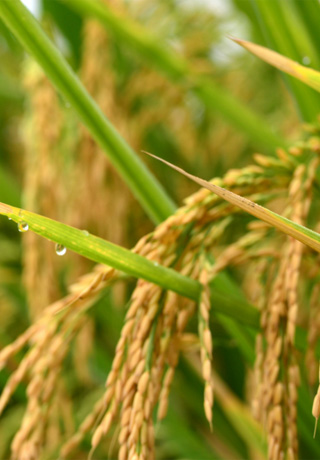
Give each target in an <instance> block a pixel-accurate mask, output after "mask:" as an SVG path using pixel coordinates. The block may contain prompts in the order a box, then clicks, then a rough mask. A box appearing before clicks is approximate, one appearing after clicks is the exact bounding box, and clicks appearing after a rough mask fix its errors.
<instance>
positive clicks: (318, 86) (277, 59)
mask: <svg viewBox="0 0 320 460" xmlns="http://www.w3.org/2000/svg"><path fill="white" fill-rule="evenodd" d="M231 39H232V40H233V41H234V42H236V43H238V44H239V45H241V46H242V47H243V48H245V49H246V50H248V51H249V52H250V53H252V54H254V55H255V56H257V57H258V58H260V59H262V60H263V61H265V62H267V63H268V64H270V65H272V66H273V67H276V68H277V69H279V70H281V71H282V72H285V73H287V74H289V75H291V76H292V77H295V78H297V79H298V80H300V81H302V82H303V83H305V84H306V85H308V86H310V87H311V88H313V89H314V90H316V91H318V92H320V72H317V71H316V70H314V69H310V68H309V67H305V66H303V65H301V64H299V63H298V62H295V61H293V60H292V59H289V58H287V57H285V56H282V55H281V54H279V53H277V52H276V51H272V50H270V49H268V48H265V47H264V46H261V45H257V44H255V43H252V42H248V41H246V40H241V39H239V38H235V37H231Z"/></svg>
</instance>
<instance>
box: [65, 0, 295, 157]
mask: <svg viewBox="0 0 320 460" xmlns="http://www.w3.org/2000/svg"><path fill="white" fill-rule="evenodd" d="M63 1H64V2H66V3H67V4H68V6H70V7H73V8H75V9H77V10H78V11H80V13H82V14H84V15H85V16H92V17H94V18H96V19H97V20H99V21H100V22H101V23H102V24H103V25H104V26H105V27H106V28H107V29H108V31H110V32H111V33H112V34H113V36H114V37H115V38H116V39H117V40H119V41H121V42H122V43H124V44H125V45H126V46H130V48H132V49H134V50H136V52H137V53H138V54H139V56H141V58H144V59H145V60H146V61H147V62H149V63H150V64H152V65H154V66H155V67H156V68H157V69H159V70H160V71H161V72H163V73H164V74H166V75H167V76H168V77H169V78H170V79H171V80H173V81H174V83H178V84H180V85H183V86H184V87H185V88H187V89H189V90H190V89H191V90H192V91H193V92H194V93H195V94H196V95H197V97H198V98H199V99H201V101H202V103H203V104H204V105H205V106H206V107H207V108H208V109H209V110H212V111H214V112H217V113H220V114H221V116H223V117H224V118H225V119H226V120H227V121H228V122H229V123H231V124H232V125H233V126H235V127H237V128H238V129H240V130H241V131H242V132H244V133H246V134H247V135H248V137H249V138H250V139H252V140H254V141H256V142H258V143H260V144H261V145H262V146H263V147H265V146H266V145H267V146H269V147H270V148H274V147H279V146H280V145H282V146H284V145H285V144H286V142H285V141H284V140H283V139H282V138H281V136H280V135H277V134H276V133H274V132H273V131H272V130H271V129H270V128H269V126H268V124H267V123H266V122H265V121H264V120H262V119H261V118H260V117H259V115H257V114H256V113H254V112H253V111H252V110H250V109H249V108H248V107H247V105H245V104H244V103H242V102H241V101H239V100H237V99H236V98H235V97H233V96H232V95H231V94H229V93H228V92H227V90H226V89H225V88H221V87H220V86H219V85H217V84H216V83H215V82H214V81H213V80H212V79H208V78H204V77H202V76H199V75H198V74H197V72H196V71H194V70H193V69H192V68H191V67H190V65H189V63H188V62H187V61H186V60H184V59H183V58H182V57H181V56H179V55H178V54H177V53H174V52H173V51H171V50H170V49H169V48H167V47H164V46H163V43H162V42H161V40H159V38H157V37H156V36H153V35H152V34H150V33H149V32H148V31H147V30H146V29H144V28H143V27H142V26H140V25H139V24H137V23H135V22H133V21H132V20H130V19H129V18H128V17H127V16H124V15H123V14H122V15H120V14H119V13H115V12H114V11H112V9H111V8H110V7H109V6H108V5H107V4H106V3H102V2H101V1H99V0H63Z"/></svg>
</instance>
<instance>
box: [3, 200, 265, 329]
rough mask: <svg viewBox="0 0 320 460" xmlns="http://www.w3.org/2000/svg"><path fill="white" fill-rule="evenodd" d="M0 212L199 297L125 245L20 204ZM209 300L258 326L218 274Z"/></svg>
mask: <svg viewBox="0 0 320 460" xmlns="http://www.w3.org/2000/svg"><path fill="white" fill-rule="evenodd" d="M0 214H2V215H4V216H7V217H9V218H10V219H12V220H13V221H14V222H17V223H20V224H21V223H22V222H25V223H26V224H28V227H29V230H31V231H33V232H34V233H37V234H38V235H40V236H42V237H44V238H47V239H49V240H51V241H54V242H55V243H58V244H62V245H63V246H65V247H66V248H68V249H70V250H72V251H74V252H76V253H77V254H80V255H82V256H84V257H87V258H88V259H90V260H93V261H94V262H98V263H102V264H106V265H109V266H111V267H114V268H116V269H118V270H120V271H123V272H124V273H127V274H128V275H132V276H134V277H136V278H142V279H145V280H147V281H150V282H151V283H155V284H157V285H158V286H161V287H162V288H163V289H168V290H172V291H174V292H176V293H177V294H181V295H182V296H185V297H188V298H190V299H192V300H194V301H196V302H197V301H198V300H199V295H200V293H201V290H202V286H201V284H200V283H199V282H198V281H196V280H193V279H191V278H188V277H186V276H183V275H181V274H180V273H178V272H177V271H175V270H173V269H171V268H167V267H164V266H162V265H160V264H157V263H154V262H152V261H151V260H148V259H146V258H145V257H142V256H140V255H138V254H135V253H133V252H131V251H129V250H128V249H125V248H122V247H120V246H117V245H115V244H113V243H110V242H108V241H106V240H103V239H102V238H99V237H97V236H94V235H90V234H89V235H88V234H87V233H86V232H83V231H82V230H78V229H76V228H74V227H70V226H69V225H65V224H63V223H61V222H57V221H55V220H52V219H49V218H48V217H43V216H40V215H39V214H35V213H32V212H29V211H26V210H23V209H20V208H15V207H13V206H9V205H7V204H4V203H0ZM52 250H54V248H52ZM211 302H213V303H214V304H215V311H217V312H219V313H222V314H224V315H227V316H231V317H233V318H234V319H235V320H236V321H238V322H240V323H243V324H245V325H246V326H249V327H251V328H254V329H257V328H258V327H259V312H258V310H257V309H256V308H254V307H252V305H250V304H249V303H247V302H246V301H245V300H242V299H239V298H237V297H235V296H230V285H229V284H226V282H225V278H224V277H223V276H222V275H218V276H217V277H216V278H215V279H214V280H213V282H212V283H211Z"/></svg>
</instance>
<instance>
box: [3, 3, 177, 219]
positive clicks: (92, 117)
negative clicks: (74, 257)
mask: <svg viewBox="0 0 320 460" xmlns="http://www.w3.org/2000/svg"><path fill="white" fill-rule="evenodd" d="M0 18H2V19H3V21H4V22H5V23H6V25H7V26H8V28H9V29H10V30H11V31H12V33H13V34H14V35H15V36H16V37H17V38H18V39H19V40H20V42H21V43H22V45H23V46H24V47H25V48H26V50H27V51H28V52H29V53H30V54H31V55H32V56H33V57H34V58H35V59H36V60H37V61H38V62H39V64H40V65H41V67H42V68H43V70H44V71H45V72H46V74H47V75H48V77H49V78H50V80H51V81H52V82H53V83H54V85H55V86H56V87H57V89H58V90H59V91H60V92H61V94H62V95H63V96H64V97H65V98H66V100H67V101H69V102H70V104H71V105H72V106H73V107H74V109H75V110H76V112H77V113H78V115H79V116H80V118H81V119H82V121H83V123H84V124H85V125H86V127H87V128H88V130H89V131H90V132H91V134H92V136H93V137H94V138H95V140H96V141H97V142H98V143H99V144H100V146H101V147H102V149H103V150H104V151H105V153H107V155H108V156H109V158H110V160H111V161H112V163H113V164H114V166H115V167H116V168H117V170H118V171H119V173H120V174H121V175H122V177H123V178H124V180H125V181H126V183H127V185H128V186H129V187H130V188H131V190H132V192H133V193H134V194H135V196H136V197H137V199H138V200H139V202H140V203H141V205H142V206H143V208H144V209H145V211H146V212H147V213H148V215H149V216H150V217H151V218H152V219H153V220H154V222H161V221H163V220H164V219H165V218H166V217H168V216H169V215H171V214H172V212H173V211H174V209H175V206H174V204H173V202H172V201H171V199H170V198H169V197H168V195H167V194H166V193H165V191H164V189H163V188H162V186H161V185H160V184H159V183H158V181H157V180H156V179H155V178H154V177H153V175H152V174H151V173H150V172H149V171H148V169H147V168H146V166H145V165H144V163H143V162H142V161H141V160H140V159H139V157H138V156H137V155H136V154H135V153H134V151H133V150H132V149H131V147H130V146H129V145H128V144H127V143H126V141H125V140H124V139H123V138H122V137H121V136H120V134H119V133H118V132H117V131H116V129H115V128H114V126H113V125H112V124H111V123H110V122H109V121H108V120H107V118H106V117H105V116H104V114H103V113H102V111H101V110H100V109H99V107H98V106H97V104H96V103H95V102H94V100H93V99H92V98H91V97H90V95H89V94H88V92H87V91H86V89H85V88H84V86H83V85H82V83H81V82H80V80H79V79H78V77H77V76H76V75H75V74H74V72H73V71H72V69H71V68H70V66H69V65H68V63H67V62H66V61H65V59H64V58H63V56H62V55H61V54H60V53H59V51H58V50H57V49H56V48H55V46H54V45H53V44H52V42H51V41H50V40H49V38H48V37H47V35H46V34H45V33H44V32H43V30H42V29H41V27H40V25H39V23H38V22H37V21H36V19H35V18H34V17H33V16H32V14H31V13H30V12H29V11H28V10H27V8H26V7H25V6H24V5H23V4H22V3H21V2H20V1H19V0H10V1H0Z"/></svg>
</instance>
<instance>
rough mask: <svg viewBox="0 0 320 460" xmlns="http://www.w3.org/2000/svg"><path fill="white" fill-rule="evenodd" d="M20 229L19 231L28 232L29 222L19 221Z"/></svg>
mask: <svg viewBox="0 0 320 460" xmlns="http://www.w3.org/2000/svg"><path fill="white" fill-rule="evenodd" d="M18 230H19V232H22V233H23V232H27V231H28V230H29V225H28V224H27V222H24V221H22V222H19V223H18Z"/></svg>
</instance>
